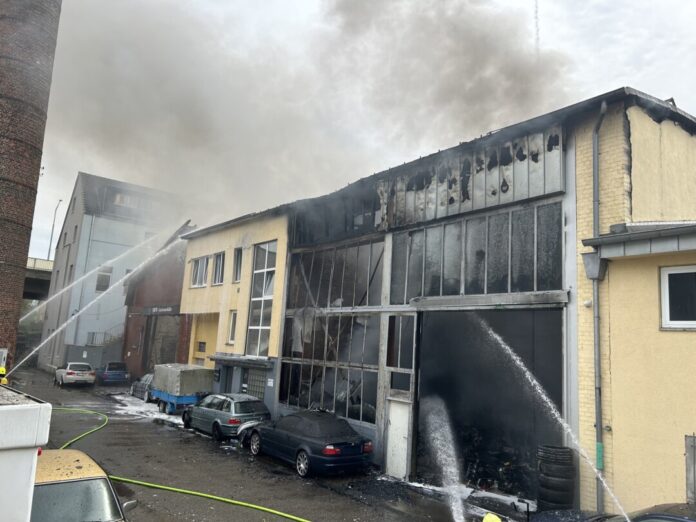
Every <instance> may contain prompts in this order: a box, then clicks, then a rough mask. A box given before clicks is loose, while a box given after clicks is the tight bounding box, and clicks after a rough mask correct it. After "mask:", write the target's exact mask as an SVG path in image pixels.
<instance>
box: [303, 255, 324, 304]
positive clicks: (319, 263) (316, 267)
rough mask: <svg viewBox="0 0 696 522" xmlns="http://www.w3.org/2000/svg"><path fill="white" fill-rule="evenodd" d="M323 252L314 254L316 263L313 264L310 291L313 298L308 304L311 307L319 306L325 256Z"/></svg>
mask: <svg viewBox="0 0 696 522" xmlns="http://www.w3.org/2000/svg"><path fill="white" fill-rule="evenodd" d="M321 254H322V253H321V252H315V253H314V263H312V274H311V275H310V276H309V291H310V294H311V297H310V299H309V302H308V303H307V304H308V305H310V306H318V302H317V299H318V297H319V285H320V283H321V271H322V269H323V265H324V256H322V255H321Z"/></svg>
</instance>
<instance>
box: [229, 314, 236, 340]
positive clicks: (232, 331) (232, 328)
mask: <svg viewBox="0 0 696 522" xmlns="http://www.w3.org/2000/svg"><path fill="white" fill-rule="evenodd" d="M228 332H229V335H228V337H227V342H228V343H229V344H234V338H235V335H236V333H237V310H230V328H229V330H228Z"/></svg>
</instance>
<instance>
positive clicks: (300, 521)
mask: <svg viewBox="0 0 696 522" xmlns="http://www.w3.org/2000/svg"><path fill="white" fill-rule="evenodd" d="M53 409H54V410H56V411H64V412H70V413H87V414H90V415H98V416H99V417H101V418H102V419H103V420H104V422H102V423H101V424H100V425H99V426H97V427H96V428H92V429H91V430H88V431H86V432H84V433H82V434H81V435H78V436H77V437H75V438H73V439H70V440H69V441H68V442H66V443H65V444H63V445H62V446H61V447H60V449H65V448H68V447H69V446H72V445H73V444H75V443H76V442H77V441H78V440H80V439H83V438H84V437H86V436H87V435H91V434H92V433H94V432H95V431H99V430H100V429H102V428H103V427H104V426H106V425H107V424H108V423H109V417H108V416H106V415H105V414H103V413H100V412H98V411H93V410H85V409H81V408H53ZM109 478H110V479H111V480H113V481H116V482H125V483H127V484H135V485H137V486H144V487H146V488H155V489H161V490H164V491H172V492H174V493H183V494H184V495H192V496H194V497H201V498H207V499H210V500H215V501H217V502H224V503H225V504H232V505H235V506H241V507H245V508H249V509H255V510H257V511H263V512H265V513H270V514H272V515H277V516H279V517H283V518H287V519H288V520H295V521H296V522H310V521H309V520H307V519H304V518H300V517H296V516H294V515H290V514H288V513H283V512H282V511H276V510H275V509H271V508H267V507H265V506H259V505H256V504H251V503H249V502H242V501H241V500H234V499H231V498H225V497H218V496H217V495H210V494H208V493H202V492H200V491H191V490H189V489H181V488H174V487H171V486H164V485H162V484H153V483H151V482H143V481H142V480H135V479H129V478H125V477H116V476H114V475H109Z"/></svg>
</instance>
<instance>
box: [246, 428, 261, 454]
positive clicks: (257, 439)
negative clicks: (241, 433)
mask: <svg viewBox="0 0 696 522" xmlns="http://www.w3.org/2000/svg"><path fill="white" fill-rule="evenodd" d="M249 453H251V454H252V455H254V456H255V457H256V456H257V455H260V454H261V435H259V432H258V431H255V432H253V433H252V434H251V437H250V438H249Z"/></svg>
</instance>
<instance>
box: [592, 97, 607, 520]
mask: <svg viewBox="0 0 696 522" xmlns="http://www.w3.org/2000/svg"><path fill="white" fill-rule="evenodd" d="M606 113H607V102H606V101H603V102H602V106H601V107H600V109H599V117H598V118H597V122H596V123H595V126H594V129H593V130H592V236H593V237H599V232H600V231H599V129H600V127H601V126H602V122H603V121H604V116H605V115H606ZM599 282H600V279H599V278H594V279H593V280H592V312H593V316H594V370H595V442H596V449H595V452H596V453H595V460H596V464H597V469H598V470H599V472H600V473H603V472H604V426H603V422H602V357H601V354H602V351H601V345H600V338H599ZM596 489H597V512H599V513H603V512H604V488H603V486H602V482H601V480H600V479H599V477H597V479H596Z"/></svg>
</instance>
